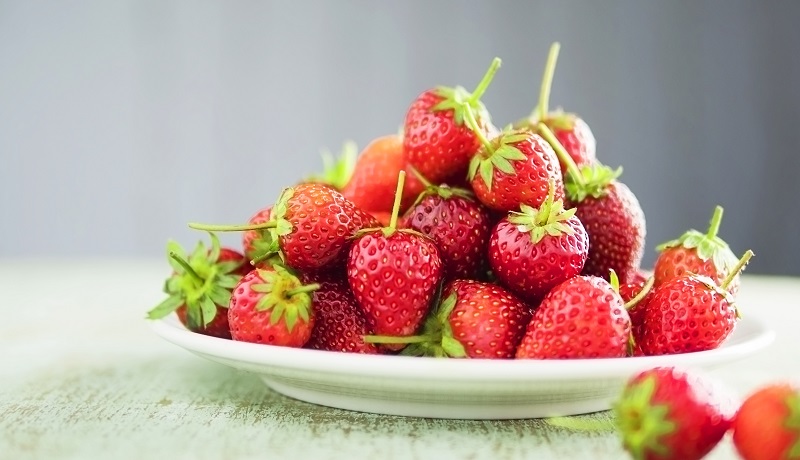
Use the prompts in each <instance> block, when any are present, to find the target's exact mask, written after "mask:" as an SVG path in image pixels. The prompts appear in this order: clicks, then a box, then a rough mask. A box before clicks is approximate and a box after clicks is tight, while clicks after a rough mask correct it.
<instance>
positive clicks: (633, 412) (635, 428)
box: [613, 367, 736, 460]
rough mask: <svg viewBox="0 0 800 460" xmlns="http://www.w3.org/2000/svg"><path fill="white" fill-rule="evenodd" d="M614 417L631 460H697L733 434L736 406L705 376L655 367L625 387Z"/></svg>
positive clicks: (630, 381)
mask: <svg viewBox="0 0 800 460" xmlns="http://www.w3.org/2000/svg"><path fill="white" fill-rule="evenodd" d="M613 411H614V414H615V420H616V424H617V428H618V431H619V432H620V435H621V437H622V444H623V447H624V448H625V450H627V451H628V452H629V453H630V454H631V456H632V457H633V458H635V459H637V460H699V459H700V458H702V457H704V456H705V455H706V454H707V453H709V452H710V451H711V449H713V448H714V446H716V445H717V444H718V443H719V441H720V440H721V439H722V437H723V436H724V435H725V432H726V431H727V430H728V429H729V427H730V425H731V421H732V419H733V416H734V414H735V412H736V401H735V400H734V399H733V398H732V397H731V396H729V392H728V391H727V389H726V388H724V387H722V385H720V384H719V382H717V381H716V380H712V379H711V378H709V377H707V376H705V375H703V374H699V373H696V372H692V373H689V372H687V371H685V370H682V369H677V368H671V367H656V368H652V369H647V370H645V371H642V372H640V373H638V374H636V375H635V376H633V377H632V378H631V379H629V380H628V382H626V384H625V387H624V389H623V391H622V394H621V395H620V397H619V399H618V400H617V401H616V402H615V403H614V405H613Z"/></svg>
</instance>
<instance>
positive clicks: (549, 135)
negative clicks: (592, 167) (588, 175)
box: [537, 122, 586, 187]
mask: <svg viewBox="0 0 800 460" xmlns="http://www.w3.org/2000/svg"><path fill="white" fill-rule="evenodd" d="M537 127H538V128H539V129H538V131H539V133H540V134H541V135H542V137H544V139H545V140H546V141H547V142H548V143H549V144H550V145H551V146H552V147H553V150H555V152H556V156H558V159H559V160H561V162H563V163H564V164H565V165H567V174H568V175H569V176H570V178H571V179H572V180H573V181H575V183H576V184H578V185H580V186H581V187H584V186H586V180H584V178H583V174H581V170H580V169H578V165H577V164H575V160H573V159H572V157H571V156H569V153H567V151H566V150H565V149H564V146H563V145H561V142H559V140H558V139H557V138H556V135H555V134H553V132H552V131H550V128H548V127H547V125H545V124H544V123H542V122H539V124H538V125H537Z"/></svg>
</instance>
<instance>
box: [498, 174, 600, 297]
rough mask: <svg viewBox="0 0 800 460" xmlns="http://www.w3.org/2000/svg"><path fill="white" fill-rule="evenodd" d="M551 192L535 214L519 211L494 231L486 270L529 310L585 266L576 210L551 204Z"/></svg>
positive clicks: (586, 245)
mask: <svg viewBox="0 0 800 460" xmlns="http://www.w3.org/2000/svg"><path fill="white" fill-rule="evenodd" d="M553 195H554V187H553V186H552V184H551V187H550V192H549V195H548V196H547V198H546V199H545V200H544V203H542V205H541V206H540V207H539V208H538V209H534V208H532V207H530V206H527V205H522V207H521V211H520V212H512V213H511V214H509V215H508V217H506V218H504V219H502V220H501V221H500V222H499V223H498V224H497V225H496V226H495V227H494V229H493V230H492V233H491V237H490V238H489V265H490V266H491V267H492V273H493V274H494V275H495V276H496V277H497V279H498V280H499V281H500V284H502V285H503V286H505V287H507V288H508V289H509V290H510V291H511V292H513V293H514V294H516V295H517V296H519V297H520V298H521V299H523V300H525V301H527V302H530V303H531V304H533V305H536V304H538V303H539V302H540V301H541V300H542V298H543V297H544V296H545V295H546V294H547V293H548V292H550V290H551V289H552V288H553V287H555V286H556V285H558V284H561V283H563V282H564V281H566V280H568V279H570V278H572V277H574V276H577V275H579V274H580V273H581V270H583V265H584V263H586V255H587V254H588V252H589V239H588V237H587V236H586V230H585V229H584V228H583V224H581V221H580V220H578V218H577V217H575V209H574V208H573V209H570V210H565V209H564V203H563V202H562V201H561V200H555V201H554V200H553Z"/></svg>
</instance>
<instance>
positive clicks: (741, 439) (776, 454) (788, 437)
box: [733, 382, 800, 460]
mask: <svg viewBox="0 0 800 460" xmlns="http://www.w3.org/2000/svg"><path fill="white" fill-rule="evenodd" d="M793 406H794V408H793ZM799 423H800V387H798V386H797V385H792V384H789V383H786V382H775V383H770V384H768V385H766V386H763V387H761V388H758V389H756V390H755V391H754V392H752V393H751V394H749V395H748V396H747V398H746V399H745V400H744V402H743V403H742V405H741V406H740V407H739V411H738V412H737V414H736V418H735V419H734V422H733V444H734V446H736V451H737V452H738V453H739V455H740V456H741V457H742V458H743V459H744V460H781V459H790V458H798V456H791V455H790V452H791V451H792V449H796V451H797V450H800V424H799Z"/></svg>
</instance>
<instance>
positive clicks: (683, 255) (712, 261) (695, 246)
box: [654, 206, 739, 294]
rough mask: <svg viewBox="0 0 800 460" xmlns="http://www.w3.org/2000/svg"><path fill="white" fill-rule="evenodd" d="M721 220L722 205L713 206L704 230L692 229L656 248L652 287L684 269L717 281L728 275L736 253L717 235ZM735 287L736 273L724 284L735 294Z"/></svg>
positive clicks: (736, 288)
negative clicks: (710, 216)
mask: <svg viewBox="0 0 800 460" xmlns="http://www.w3.org/2000/svg"><path fill="white" fill-rule="evenodd" d="M721 220H722V207H721V206H717V207H716V208H715V209H714V216H713V217H712V218H711V224H710V225H709V228H708V231H707V232H706V233H705V234H703V233H700V232H698V231H697V230H694V229H692V230H689V231H688V232H686V233H684V234H683V235H681V237H680V238H678V239H676V240H672V241H668V242H666V243H664V244H661V245H660V246H658V247H657V248H656V249H657V250H659V251H661V254H659V256H658V258H657V259H656V263H655V268H654V271H655V277H656V280H655V285H656V287H658V286H661V285H662V284H664V283H665V282H667V281H669V280H671V279H672V278H676V277H678V276H682V275H685V274H687V273H694V274H695V275H705V276H707V277H709V278H711V279H712V280H714V281H715V282H717V283H722V281H723V280H724V279H725V278H727V277H728V275H729V274H730V273H731V270H733V268H734V267H735V266H736V256H735V255H734V254H733V251H731V249H730V248H729V247H728V244H727V243H726V242H725V241H724V240H722V239H721V238H720V237H718V236H717V232H718V231H719V224H720V221H721ZM738 288H739V276H738V275H737V276H735V277H734V279H733V280H732V281H731V282H730V284H729V285H728V291H730V292H731V294H735V293H736V291H737V290H738Z"/></svg>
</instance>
